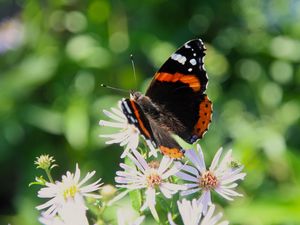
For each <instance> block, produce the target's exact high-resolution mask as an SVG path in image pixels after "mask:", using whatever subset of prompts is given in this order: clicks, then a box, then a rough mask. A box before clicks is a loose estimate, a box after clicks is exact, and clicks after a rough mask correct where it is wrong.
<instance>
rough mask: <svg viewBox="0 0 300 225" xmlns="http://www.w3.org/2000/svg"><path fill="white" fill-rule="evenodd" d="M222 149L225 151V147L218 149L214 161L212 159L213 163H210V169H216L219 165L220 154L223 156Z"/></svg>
mask: <svg viewBox="0 0 300 225" xmlns="http://www.w3.org/2000/svg"><path fill="white" fill-rule="evenodd" d="M222 151H223V148H222V147H221V148H220V149H219V150H218V151H217V153H216V154H215V156H214V159H213V161H212V163H211V165H210V167H209V170H210V171H214V170H215V168H216V166H217V165H218V163H219V159H220V156H221V154H222Z"/></svg>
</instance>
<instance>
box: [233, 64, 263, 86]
mask: <svg viewBox="0 0 300 225" xmlns="http://www.w3.org/2000/svg"><path fill="white" fill-rule="evenodd" d="M237 66H238V70H239V73H240V75H241V77H243V78H244V79H245V80H248V81H255V80H257V79H258V78H259V77H260V75H261V73H262V68H261V66H260V64H259V63H258V62H257V61H255V60H252V59H243V60H241V61H240V62H239V63H237Z"/></svg>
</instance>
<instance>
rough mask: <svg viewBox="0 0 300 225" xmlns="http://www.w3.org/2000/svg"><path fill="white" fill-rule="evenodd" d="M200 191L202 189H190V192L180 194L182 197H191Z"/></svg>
mask: <svg viewBox="0 0 300 225" xmlns="http://www.w3.org/2000/svg"><path fill="white" fill-rule="evenodd" d="M200 190H201V188H195V189H189V190H186V191H182V192H180V195H181V196H186V195H191V194H194V193H195V192H198V191H200Z"/></svg>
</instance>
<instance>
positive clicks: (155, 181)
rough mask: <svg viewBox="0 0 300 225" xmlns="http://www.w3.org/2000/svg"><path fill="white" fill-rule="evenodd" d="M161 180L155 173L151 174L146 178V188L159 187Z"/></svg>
mask: <svg viewBox="0 0 300 225" xmlns="http://www.w3.org/2000/svg"><path fill="white" fill-rule="evenodd" d="M161 181H162V179H161V177H160V176H159V175H158V174H157V173H156V172H152V173H151V174H149V175H148V176H147V185H148V187H152V188H153V187H155V186H158V185H160V183H161Z"/></svg>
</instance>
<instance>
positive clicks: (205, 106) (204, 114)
mask: <svg viewBox="0 0 300 225" xmlns="http://www.w3.org/2000/svg"><path fill="white" fill-rule="evenodd" d="M211 115H212V103H211V101H210V100H209V99H208V97H207V96H205V98H204V99H203V100H202V102H200V104H199V114H198V116H199V119H198V121H197V123H196V125H195V127H194V134H196V135H197V136H198V137H200V138H202V136H203V135H204V133H205V132H206V131H207V129H208V126H209V124H210V122H211Z"/></svg>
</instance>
